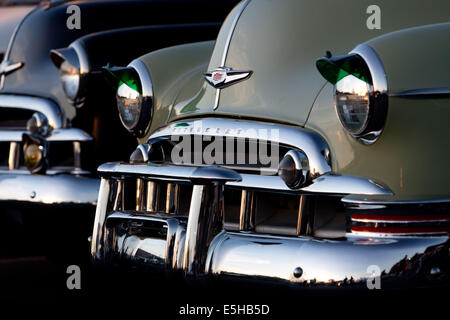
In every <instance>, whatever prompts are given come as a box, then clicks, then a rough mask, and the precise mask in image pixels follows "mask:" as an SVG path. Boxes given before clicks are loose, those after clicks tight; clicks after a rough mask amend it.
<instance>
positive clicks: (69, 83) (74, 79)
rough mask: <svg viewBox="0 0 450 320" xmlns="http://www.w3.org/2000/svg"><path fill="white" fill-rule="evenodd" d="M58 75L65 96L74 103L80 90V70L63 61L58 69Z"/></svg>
mask: <svg viewBox="0 0 450 320" xmlns="http://www.w3.org/2000/svg"><path fill="white" fill-rule="evenodd" d="M59 75H60V78H61V83H62V87H63V90H64V92H65V94H66V95H67V97H68V98H69V99H70V100H72V101H75V99H76V98H77V95H78V91H79V90H80V70H79V69H78V68H76V67H75V66H73V65H72V64H70V63H69V62H67V61H64V62H63V63H62V64H61V66H60V68H59Z"/></svg>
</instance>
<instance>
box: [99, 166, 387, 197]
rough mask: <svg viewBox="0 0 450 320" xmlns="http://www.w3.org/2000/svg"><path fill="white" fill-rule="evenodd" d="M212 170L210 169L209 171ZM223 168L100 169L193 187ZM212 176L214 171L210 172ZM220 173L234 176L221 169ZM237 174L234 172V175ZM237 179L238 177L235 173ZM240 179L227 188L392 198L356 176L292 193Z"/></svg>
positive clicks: (275, 183)
mask: <svg viewBox="0 0 450 320" xmlns="http://www.w3.org/2000/svg"><path fill="white" fill-rule="evenodd" d="M208 168H209V169H208ZM211 168H220V167H188V166H174V165H165V164H155V163H148V164H126V163H106V164H103V165H101V166H100V167H99V168H98V172H99V174H100V175H101V176H104V177H108V176H110V177H117V178H121V177H126V176H129V177H145V178H147V179H150V180H163V181H174V182H186V183H191V182H192V181H193V180H199V178H202V179H209V180H214V179H224V178H225V176H223V177H220V176H211V177H206V176H205V177H201V172H207V170H212V169H211ZM210 172H212V171H210ZM220 172H222V173H224V172H228V173H230V172H234V171H232V170H229V169H225V168H220ZM234 173H235V172H234ZM235 174H236V175H237V173H235ZM239 176H240V179H232V180H230V179H228V178H227V179H226V180H227V181H229V182H228V183H227V185H228V186H231V187H237V188H246V189H259V190H271V191H273V192H289V193H324V194H337V195H342V194H367V195H391V194H392V192H391V191H390V190H388V189H387V188H385V187H383V186H381V185H379V184H376V183H374V182H373V181H371V180H369V179H364V178H360V177H354V176H344V175H332V174H325V175H323V176H321V177H319V178H316V179H314V180H313V183H312V184H311V185H309V186H307V187H305V188H303V189H300V190H299V191H297V190H295V191H294V190H291V189H290V188H288V187H287V186H286V184H285V183H284V182H283V181H282V180H281V178H280V177H279V176H262V175H252V174H239Z"/></svg>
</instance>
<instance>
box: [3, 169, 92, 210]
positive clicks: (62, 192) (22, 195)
mask: <svg viewBox="0 0 450 320" xmlns="http://www.w3.org/2000/svg"><path fill="white" fill-rule="evenodd" d="M99 182H100V181H99V179H94V178H88V177H82V176H75V175H71V174H59V175H45V176H42V175H31V174H12V173H8V174H1V175H0V201H23V202H30V203H42V204H86V205H95V204H96V203H97V195H98V190H99V186H100V184H99Z"/></svg>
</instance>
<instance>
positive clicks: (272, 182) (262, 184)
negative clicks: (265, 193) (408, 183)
mask: <svg viewBox="0 0 450 320" xmlns="http://www.w3.org/2000/svg"><path fill="white" fill-rule="evenodd" d="M241 176H242V181H241V182H229V183H228V184H227V185H228V186H230V187H239V188H246V189H258V190H273V191H278V192H292V193H320V194H336V195H345V194H361V195H392V194H393V193H392V191H390V190H389V189H387V188H385V187H383V186H381V185H379V184H377V183H375V182H373V181H372V180H370V179H365V178H360V177H354V176H344V175H333V174H325V175H322V176H320V177H318V178H316V179H314V180H313V181H312V183H311V184H310V185H308V186H307V187H304V188H300V189H298V190H292V189H290V188H289V187H288V186H286V184H285V183H284V181H283V180H281V178H280V177H278V176H258V175H252V174H241Z"/></svg>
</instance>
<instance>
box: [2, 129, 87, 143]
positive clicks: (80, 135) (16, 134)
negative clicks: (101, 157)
mask: <svg viewBox="0 0 450 320" xmlns="http://www.w3.org/2000/svg"><path fill="white" fill-rule="evenodd" d="M23 134H28V131H24V130H0V141H1V142H21V141H22V135H23ZM45 139H46V140H47V141H49V142H52V141H53V142H54V141H59V142H62V141H80V142H83V141H91V140H93V138H92V137H91V136H90V135H89V134H87V133H86V132H84V131H83V130H81V129H78V128H67V129H56V130H53V131H52V133H51V135H50V136H48V137H46V138H45Z"/></svg>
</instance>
